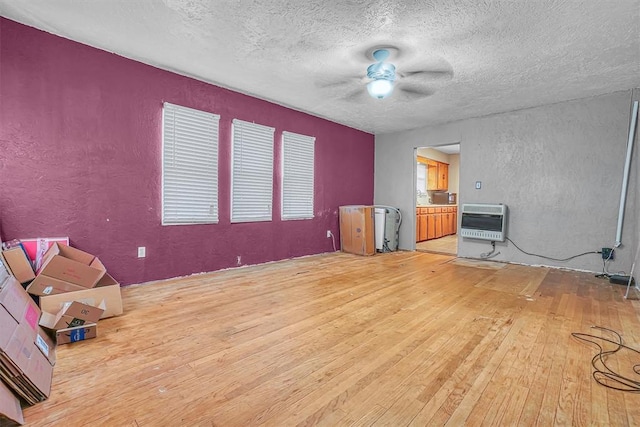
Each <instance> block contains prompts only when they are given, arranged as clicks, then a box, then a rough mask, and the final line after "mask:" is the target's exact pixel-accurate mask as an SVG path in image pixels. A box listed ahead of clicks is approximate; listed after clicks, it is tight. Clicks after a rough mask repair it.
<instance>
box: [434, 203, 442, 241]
mask: <svg viewBox="0 0 640 427" xmlns="http://www.w3.org/2000/svg"><path fill="white" fill-rule="evenodd" d="M433 218H434V220H435V226H436V236H435V238H436V239H439V238H440V237H442V236H444V234H443V228H442V208H436V213H434V214H433Z"/></svg>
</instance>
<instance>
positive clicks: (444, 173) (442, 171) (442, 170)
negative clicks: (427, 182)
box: [438, 163, 449, 190]
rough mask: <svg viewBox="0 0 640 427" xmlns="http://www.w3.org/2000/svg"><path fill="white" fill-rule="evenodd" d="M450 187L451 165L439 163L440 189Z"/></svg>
mask: <svg viewBox="0 0 640 427" xmlns="http://www.w3.org/2000/svg"><path fill="white" fill-rule="evenodd" d="M448 189H449V165H448V164H446V163H438V190H448Z"/></svg>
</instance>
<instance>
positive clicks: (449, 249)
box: [416, 234, 458, 255]
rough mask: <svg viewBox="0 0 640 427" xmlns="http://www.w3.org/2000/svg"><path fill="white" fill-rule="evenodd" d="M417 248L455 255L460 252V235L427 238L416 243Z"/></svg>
mask: <svg viewBox="0 0 640 427" xmlns="http://www.w3.org/2000/svg"><path fill="white" fill-rule="evenodd" d="M416 250H417V251H423V252H434V253H441V254H446V255H455V254H457V253H458V235H457V234H453V235H449V236H444V237H440V238H439V239H431V240H425V241H424V242H418V243H416Z"/></svg>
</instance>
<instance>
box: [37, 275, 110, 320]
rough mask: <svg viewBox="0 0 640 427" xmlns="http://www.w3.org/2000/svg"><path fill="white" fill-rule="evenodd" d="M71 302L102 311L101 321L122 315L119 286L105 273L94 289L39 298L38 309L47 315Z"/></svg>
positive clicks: (56, 311)
mask: <svg viewBox="0 0 640 427" xmlns="http://www.w3.org/2000/svg"><path fill="white" fill-rule="evenodd" d="M71 301H79V302H81V303H84V304H87V305H91V306H93V307H98V308H101V309H103V310H104V312H103V313H102V315H101V316H100V318H101V319H106V318H107V317H113V316H119V315H121V314H122V296H121V294H120V284H119V283H118V282H117V281H116V280H115V279H114V278H113V277H111V275H109V273H106V274H105V275H104V276H103V277H102V279H100V281H99V282H98V283H97V284H96V286H95V287H94V288H91V289H83V290H79V291H75V292H66V293H61V294H56V295H46V296H41V297H40V309H41V310H42V311H44V312H47V313H58V312H59V311H60V310H61V309H62V307H64V305H65V304H66V303H68V302H71Z"/></svg>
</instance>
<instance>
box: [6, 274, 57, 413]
mask: <svg viewBox="0 0 640 427" xmlns="http://www.w3.org/2000/svg"><path fill="white" fill-rule="evenodd" d="M34 316H35V318H36V326H35V328H34V324H33V319H34ZM39 317H40V310H39V309H38V307H37V306H35V307H34V305H33V301H32V300H31V297H29V295H28V294H27V293H26V292H25V291H24V289H23V288H22V285H20V283H18V281H17V280H16V279H15V278H14V277H8V278H7V279H6V280H5V281H4V283H3V284H2V287H1V289H0V378H2V380H4V381H5V383H6V384H7V385H8V386H9V387H11V388H12V389H13V391H14V392H15V393H16V394H18V395H19V396H20V397H22V398H23V399H24V400H25V401H26V402H27V403H29V404H34V403H36V402H39V401H42V400H45V399H46V398H47V397H49V393H50V391H51V379H52V376H53V366H52V365H51V363H50V361H49V359H48V358H47V357H45V355H44V353H43V352H42V350H41V349H40V348H38V346H36V344H35V341H36V337H37V335H38V327H37V319H39Z"/></svg>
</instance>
